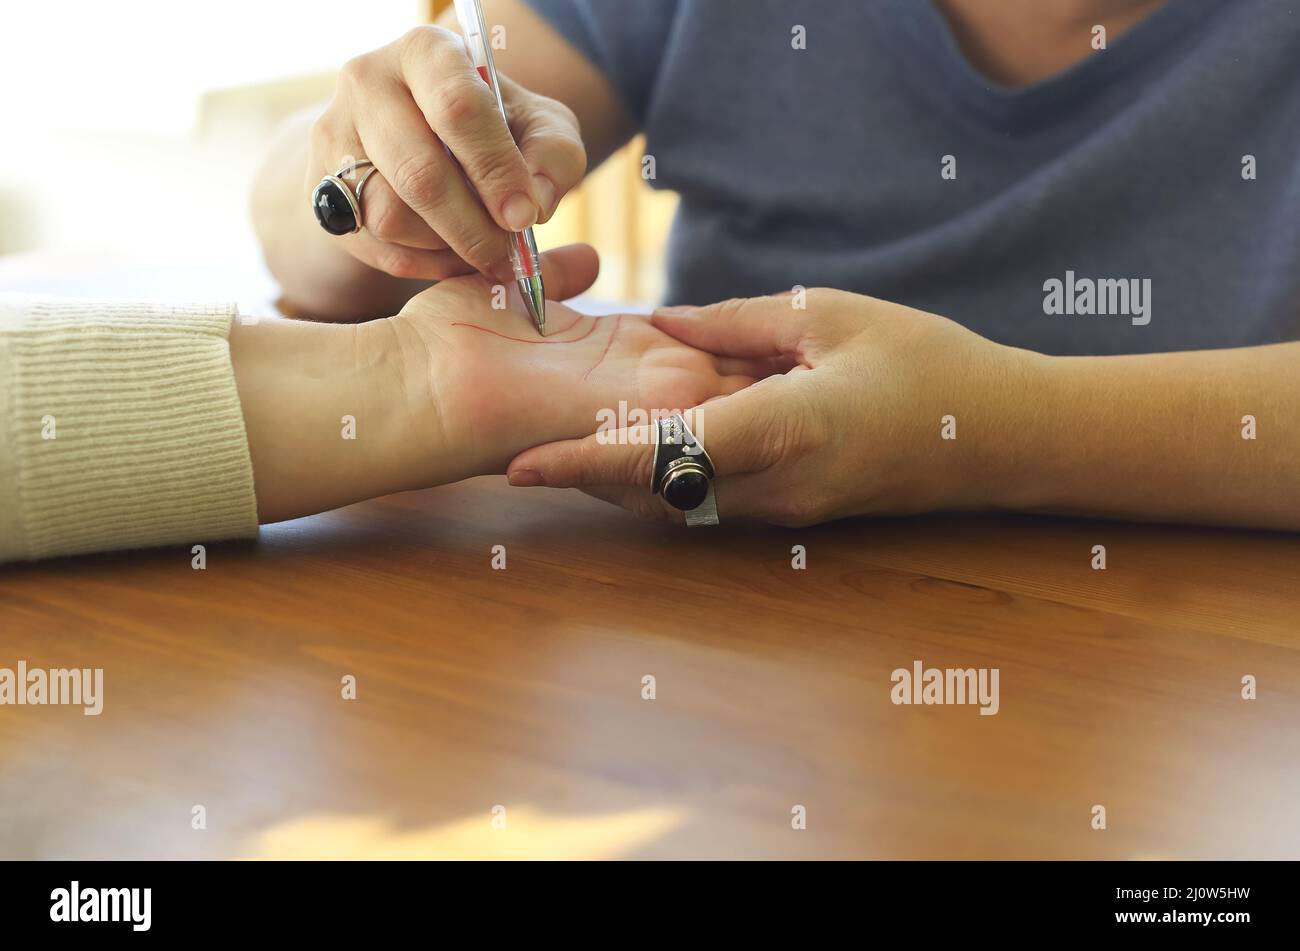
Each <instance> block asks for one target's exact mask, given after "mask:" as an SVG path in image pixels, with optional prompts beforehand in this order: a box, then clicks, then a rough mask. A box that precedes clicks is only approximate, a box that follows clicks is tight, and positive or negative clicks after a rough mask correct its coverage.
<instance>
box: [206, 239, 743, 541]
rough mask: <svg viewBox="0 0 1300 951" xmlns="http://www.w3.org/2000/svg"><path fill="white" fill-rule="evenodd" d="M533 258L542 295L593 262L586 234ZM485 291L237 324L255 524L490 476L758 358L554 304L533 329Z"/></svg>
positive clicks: (730, 382) (583, 275) (673, 403)
mask: <svg viewBox="0 0 1300 951" xmlns="http://www.w3.org/2000/svg"><path fill="white" fill-rule="evenodd" d="M542 266H543V272H544V276H545V279H546V287H547V291H548V292H550V293H552V294H555V295H556V296H557V297H561V296H572V295H574V294H577V293H581V292H582V291H584V290H586V288H587V287H589V286H590V284H591V282H592V281H593V280H594V279H595V276H596V271H597V262H596V256H595V252H594V251H592V250H591V248H589V247H587V246H585V245H577V246H571V247H567V248H559V249H556V250H554V251H551V252H548V253H547V254H545V255H543V257H542ZM494 293H495V292H494V289H493V285H491V284H489V283H488V282H487V281H486V280H485V279H483V278H482V277H479V276H477V275H474V276H469V277H463V278H456V279H453V280H447V281H443V282H441V283H439V284H438V285H436V286H435V287H433V288H431V289H429V290H427V291H425V292H424V293H422V294H420V295H418V296H417V297H415V298H413V299H412V300H411V301H410V302H409V303H408V304H407V305H406V307H405V308H404V309H403V310H402V312H401V313H400V314H398V315H397V316H395V317H389V318H384V319H380V320H374V321H370V322H368V323H364V324H357V325H351V324H349V325H335V324H314V323H303V322H298V321H285V320H274V321H267V322H265V323H262V324H259V325H255V326H239V325H238V324H237V326H236V327H235V329H234V331H232V334H231V353H232V358H233V362H234V366H235V375H236V380H237V382H238V385H239V393H240V400H241V402H242V404H243V407H244V419H245V424H246V428H247V431H248V440H249V447H250V453H251V455H252V459H253V470H254V480H255V484H256V486H257V501H258V513H259V516H260V517H261V519H262V521H278V520H280V519H285V518H293V517H296V516H299V515H307V514H311V513H314V512H320V511H324V510H325V509H329V508H335V507H337V506H340V505H345V504H347V503H349V502H355V501H358V500H360V499H364V498H370V497H372V496H376V495H384V494H387V493H390V492H397V491H403V490H406V489H415V488H423V487H426V486H431V485H439V484H442V483H446V482H456V481H459V480H461V479H466V478H469V477H471V476H476V475H486V474H490V473H500V472H503V471H504V470H505V465H506V463H507V462H508V461H509V460H510V459H511V458H512V457H514V456H515V455H516V454H518V453H519V452H521V451H522V450H524V449H527V448H528V447H530V446H535V445H538V444H541V443H548V442H553V441H555V440H563V439H571V438H576V437H579V436H583V435H586V434H588V433H591V432H594V431H596V429H597V427H598V424H599V421H600V419H601V417H600V416H599V415H598V414H600V413H601V411H602V410H607V411H613V412H617V411H618V407H619V403H620V401H626V402H627V404H628V406H629V409H637V408H641V409H645V410H650V409H672V408H676V407H687V406H692V405H695V404H698V403H701V402H705V401H707V400H709V399H712V398H714V397H717V396H720V395H723V394H726V393H733V392H736V391H737V390H739V389H742V388H743V387H745V386H748V385H750V384H751V383H752V382H753V379H754V375H753V374H754V372H755V371H757V370H761V368H762V362H761V361H752V360H745V359H731V358H727V357H715V356H713V355H712V354H708V353H702V352H701V351H699V350H696V349H695V348H693V347H691V346H689V345H687V344H685V343H682V342H680V341H678V340H675V339H673V338H672V337H670V336H669V335H667V334H666V333H664V332H663V331H661V330H658V329H656V328H655V327H653V326H652V325H651V324H650V321H649V320H648V319H647V318H645V317H640V316H635V315H630V314H625V315H611V316H607V317H601V318H595V317H588V316H583V315H582V314H579V313H578V312H577V311H574V310H572V309H570V308H568V307H565V306H564V305H562V304H557V303H551V304H550V305H549V306H548V308H547V326H548V328H553V329H552V330H551V333H550V334H549V335H548V336H547V337H545V338H541V337H538V336H537V331H536V330H535V329H534V328H533V326H532V323H531V322H530V321H529V319H528V317H527V316H526V315H525V313H524V312H523V310H522V302H520V301H519V300H518V299H517V297H515V298H514V299H513V300H512V304H513V305H514V306H513V307H512V308H510V309H506V310H498V309H494V308H493V306H492V305H493V296H494ZM511 293H515V292H514V289H513V287H511ZM349 420H350V423H348V422H347V421H349ZM349 425H350V426H351V428H350V430H349V429H348V428H347V427H348V426H349ZM345 433H350V435H345Z"/></svg>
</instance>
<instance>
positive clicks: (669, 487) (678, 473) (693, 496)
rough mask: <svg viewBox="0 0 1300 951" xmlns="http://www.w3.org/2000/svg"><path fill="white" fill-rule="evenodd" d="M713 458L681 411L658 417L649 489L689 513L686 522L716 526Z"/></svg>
mask: <svg viewBox="0 0 1300 951" xmlns="http://www.w3.org/2000/svg"><path fill="white" fill-rule="evenodd" d="M715 472H716V470H715V468H714V466H713V460H712V459H711V458H709V454H708V452H706V451H705V449H704V443H702V442H700V440H699V439H697V438H696V436H695V434H694V433H693V432H691V428H690V427H689V426H688V425H686V419H685V417H683V416H682V414H681V413H674V414H673V415H671V416H668V417H664V418H660V419H656V420H655V454H654V464H653V465H652V467H651V475H650V491H651V492H653V493H654V494H656V495H662V496H663V498H664V501H665V502H667V503H668V504H669V505H671V506H672V507H673V508H675V509H678V510H680V511H682V512H685V513H686V524H687V525H689V526H692V527H694V526H696V525H717V524H718V503H717V496H716V494H715V492H714V488H713V477H714V474H715Z"/></svg>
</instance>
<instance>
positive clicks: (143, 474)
mask: <svg viewBox="0 0 1300 951" xmlns="http://www.w3.org/2000/svg"><path fill="white" fill-rule="evenodd" d="M235 316H236V311H235V308H234V306H203V305H186V304H178V305H168V304H158V303H134V302H123V301H96V300H72V299H58V298H48V297H32V296H27V295H15V294H3V293H0V561H9V560H13V559H20V558H45V557H48V556H50V555H67V554H75V553H79V552H90V551H100V550H104V549H110V548H137V547H143V546H147V545H164V544H187V543H196V542H204V541H214V540H216V539H221V538H233V537H237V536H248V535H254V534H256V532H257V504H256V500H255V498H254V494H253V471H252V465H251V462H250V460H249V456H248V440H247V437H246V435H245V433H244V418H243V414H242V412H241V410H240V405H239V394H238V392H237V391H236V389H235V377H234V370H233V369H232V367H231V363H230V345H229V335H230V325H231V321H232V320H233V319H234V317H235Z"/></svg>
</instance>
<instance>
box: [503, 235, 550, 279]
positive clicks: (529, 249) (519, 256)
mask: <svg viewBox="0 0 1300 951" xmlns="http://www.w3.org/2000/svg"><path fill="white" fill-rule="evenodd" d="M506 237H508V238H509V239H510V264H511V266H512V267H513V268H514V271H515V280H519V281H524V280H527V279H528V278H530V277H538V276H540V275H541V273H542V265H541V258H540V257H539V255H538V253H537V240H536V239H535V238H534V237H533V229H532V228H525V229H524V230H523V231H513V232H511V233H510V234H508V235H507V236H506Z"/></svg>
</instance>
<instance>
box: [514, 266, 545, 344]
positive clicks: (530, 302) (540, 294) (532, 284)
mask: <svg viewBox="0 0 1300 951" xmlns="http://www.w3.org/2000/svg"><path fill="white" fill-rule="evenodd" d="M517 283H518V284H519V293H520V294H522V295H523V298H524V306H525V307H527V308H528V315H529V316H530V317H532V318H533V324H534V325H535V326H536V327H537V333H538V334H539V335H540V336H542V337H545V336H546V288H545V287H543V286H542V278H541V275H540V274H539V275H537V276H536V277H521V278H519V280H518V282H517Z"/></svg>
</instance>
